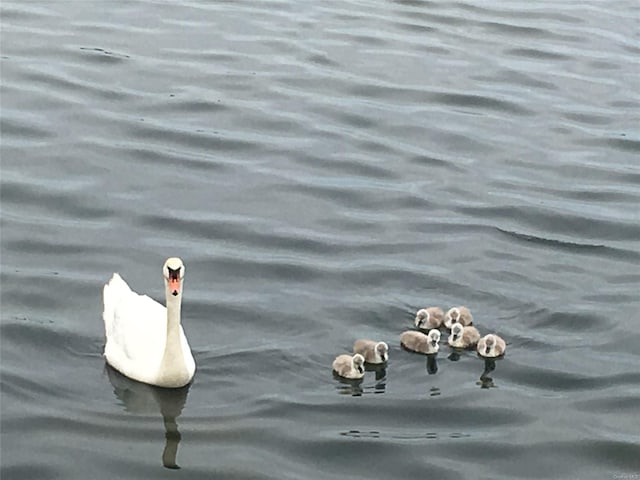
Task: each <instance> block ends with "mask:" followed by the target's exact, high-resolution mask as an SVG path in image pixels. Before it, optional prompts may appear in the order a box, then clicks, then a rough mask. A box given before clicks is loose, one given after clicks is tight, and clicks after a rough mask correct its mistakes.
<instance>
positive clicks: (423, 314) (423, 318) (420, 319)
mask: <svg viewBox="0 0 640 480" xmlns="http://www.w3.org/2000/svg"><path fill="white" fill-rule="evenodd" d="M429 317H430V315H429V311H428V310H427V309H426V308H421V309H420V310H418V312H417V313H416V319H415V321H414V323H415V325H416V327H418V328H424V326H425V325H427V324H428V323H429Z"/></svg>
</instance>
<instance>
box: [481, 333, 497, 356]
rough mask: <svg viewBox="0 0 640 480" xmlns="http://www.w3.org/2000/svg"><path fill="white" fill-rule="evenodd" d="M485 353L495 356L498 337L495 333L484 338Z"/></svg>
mask: <svg viewBox="0 0 640 480" xmlns="http://www.w3.org/2000/svg"><path fill="white" fill-rule="evenodd" d="M484 346H485V349H484V354H485V355H487V356H495V348H496V337H495V336H494V335H493V334H491V333H490V334H489V335H487V336H486V337H485V338H484Z"/></svg>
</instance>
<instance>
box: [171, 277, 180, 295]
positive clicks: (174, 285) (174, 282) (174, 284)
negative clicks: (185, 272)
mask: <svg viewBox="0 0 640 480" xmlns="http://www.w3.org/2000/svg"><path fill="white" fill-rule="evenodd" d="M169 290H170V291H171V295H173V296H174V297H175V296H176V295H178V293H180V279H179V278H170V279H169Z"/></svg>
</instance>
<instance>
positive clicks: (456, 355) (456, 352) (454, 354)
mask: <svg viewBox="0 0 640 480" xmlns="http://www.w3.org/2000/svg"><path fill="white" fill-rule="evenodd" d="M449 348H451V353H450V354H449V356H448V357H447V358H448V359H449V360H451V361H452V362H457V361H458V360H460V356H461V355H462V352H464V349H462V348H456V347H449Z"/></svg>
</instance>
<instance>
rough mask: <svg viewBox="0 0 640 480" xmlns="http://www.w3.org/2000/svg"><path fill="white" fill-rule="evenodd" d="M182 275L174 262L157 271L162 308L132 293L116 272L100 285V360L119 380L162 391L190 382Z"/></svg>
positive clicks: (191, 371) (176, 260)
mask: <svg viewBox="0 0 640 480" xmlns="http://www.w3.org/2000/svg"><path fill="white" fill-rule="evenodd" d="M184 271H185V268H184V264H183V263H182V260H180V259H179V258H169V259H168V260H167V261H166V262H165V263H164V266H163V267H162V273H163V275H164V284H165V294H166V299H167V307H166V308H165V307H163V306H162V305H160V304H159V303H158V302H156V301H155V300H153V299H151V298H149V297H148V296H146V295H138V294H137V293H135V292H134V291H132V290H131V288H129V285H127V283H126V282H125V281H124V280H123V279H122V278H121V277H120V275H118V274H117V273H114V274H113V277H112V278H111V280H109V283H107V284H106V285H105V286H104V291H103V301H104V311H103V312H102V319H103V320H104V328H105V335H106V339H107V341H106V344H105V347H104V356H105V358H106V359H107V362H108V363H109V365H111V366H112V367H113V368H115V369H116V370H118V371H119V372H120V373H122V374H123V375H125V376H127V377H129V378H132V379H133V380H137V381H139V382H143V383H148V384H150V385H156V386H158V387H167V388H178V387H183V386H185V385H186V384H188V383H189V382H190V381H191V379H192V378H193V375H194V373H195V370H196V362H195V360H194V359H193V356H192V355H191V349H190V348H189V343H188V342H187V338H186V337H185V336H184V331H183V330H182V326H181V325H180V307H181V305H182V288H183V281H184Z"/></svg>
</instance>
